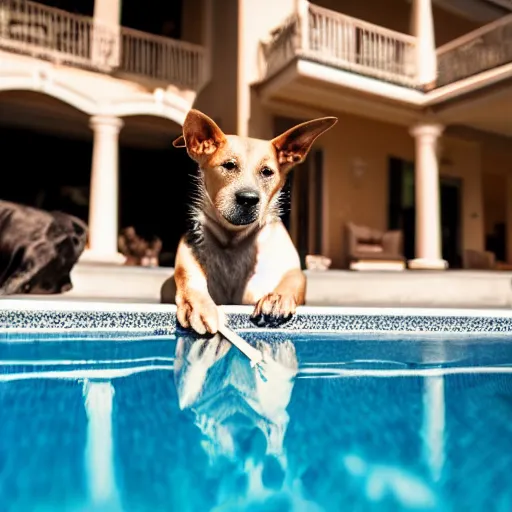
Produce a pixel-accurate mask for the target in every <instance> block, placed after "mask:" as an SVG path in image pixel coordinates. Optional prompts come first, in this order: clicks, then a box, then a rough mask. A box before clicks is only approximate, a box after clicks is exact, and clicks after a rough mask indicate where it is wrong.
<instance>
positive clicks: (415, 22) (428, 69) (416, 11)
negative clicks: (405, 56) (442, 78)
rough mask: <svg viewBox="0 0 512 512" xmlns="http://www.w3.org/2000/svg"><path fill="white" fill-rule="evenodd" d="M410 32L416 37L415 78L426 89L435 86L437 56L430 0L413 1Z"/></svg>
mask: <svg viewBox="0 0 512 512" xmlns="http://www.w3.org/2000/svg"><path fill="white" fill-rule="evenodd" d="M411 32H412V34H413V35H414V36H416V78H417V80H418V85H422V86H425V87H427V88H430V87H432V86H433V85H434V84H435V81H436V77H437V55H436V41H435V31H434V16H433V13H432V0H413V6H412V16H411Z"/></svg>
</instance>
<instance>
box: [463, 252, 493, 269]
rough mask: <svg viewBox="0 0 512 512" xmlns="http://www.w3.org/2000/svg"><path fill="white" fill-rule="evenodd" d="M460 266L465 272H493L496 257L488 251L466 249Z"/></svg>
mask: <svg viewBox="0 0 512 512" xmlns="http://www.w3.org/2000/svg"><path fill="white" fill-rule="evenodd" d="M462 266H463V268H464V269H466V270H495V269H496V256H495V255H494V253H493V252H490V251H477V250H475V249H466V250H465V251H464V254H463V257H462Z"/></svg>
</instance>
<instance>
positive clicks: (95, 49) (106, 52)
mask: <svg viewBox="0 0 512 512" xmlns="http://www.w3.org/2000/svg"><path fill="white" fill-rule="evenodd" d="M121 4H122V0H95V1H94V15H93V24H94V28H93V38H92V46H91V59H92V62H93V64H94V66H95V67H97V68H98V69H101V70H104V71H110V70H111V69H113V68H116V67H118V66H119V62H120V47H121V45H120V40H121V27H120V24H121Z"/></svg>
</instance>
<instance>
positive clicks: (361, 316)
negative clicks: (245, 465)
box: [0, 300, 512, 335]
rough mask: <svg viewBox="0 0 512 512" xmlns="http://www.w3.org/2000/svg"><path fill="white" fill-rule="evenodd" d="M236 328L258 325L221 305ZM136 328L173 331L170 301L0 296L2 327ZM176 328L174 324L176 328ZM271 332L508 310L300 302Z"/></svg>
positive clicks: (498, 326) (395, 329) (435, 322)
mask: <svg viewBox="0 0 512 512" xmlns="http://www.w3.org/2000/svg"><path fill="white" fill-rule="evenodd" d="M224 309H225V311H226V313H227V317H228V321H229V324H230V325H231V327H233V328H235V329H237V330H243V331H255V330H259V329H258V328H257V327H256V326H255V325H254V324H253V323H252V322H251V321H250V318H249V316H250V313H251V312H252V308H251V307H247V306H245V307H244V306H233V307H225V308H224ZM90 330H92V331H116V332H138V333H144V334H151V335H170V334H174V333H175V332H176V331H177V327H176V314H175V307H174V306H165V305H148V304H113V303H91V302H78V301H77V302H60V301H59V302H56V301H35V300H30V301H24V300H3V301H1V302H0V331H2V332H11V333H13V332H23V331H25V332H26V331H37V332H66V331H67V332H72V331H74V332H77V331H90ZM178 330H179V328H178ZM271 330H272V331H273V332H276V333H277V332H283V331H286V332H290V331H292V332H324V333H327V332H336V333H357V332H360V333H418V334H421V333H425V334H427V333H443V334H449V333H454V334H455V333H460V334H473V333H474V334H511V335H512V311H508V310H455V309H453V310H450V309H415V308H400V309H377V308H339V307H332V308H325V307H304V308H299V312H298V314H297V315H295V316H294V317H293V318H292V320H290V321H289V322H288V323H287V324H286V325H285V326H283V327H282V328H279V329H271Z"/></svg>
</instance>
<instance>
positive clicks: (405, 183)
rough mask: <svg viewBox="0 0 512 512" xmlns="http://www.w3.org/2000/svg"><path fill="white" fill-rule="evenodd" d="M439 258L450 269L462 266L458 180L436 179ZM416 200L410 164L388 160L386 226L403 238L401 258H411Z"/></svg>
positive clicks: (460, 182) (412, 164) (400, 160)
mask: <svg viewBox="0 0 512 512" xmlns="http://www.w3.org/2000/svg"><path fill="white" fill-rule="evenodd" d="M439 181H440V185H439V186H440V202H441V242H442V256H443V258H444V259H445V260H446V261H447V262H448V264H449V266H450V268H460V267H461V263H462V257H461V253H462V250H461V248H462V236H461V210H462V193H461V190H462V181H461V180H460V179H457V178H447V177H443V176H441V178H440V180H439ZM415 205H416V197H415V177H414V163H413V162H408V161H406V160H402V159H400V158H395V157H390V158H389V192H388V226H389V229H400V230H402V232H403V236H404V255H405V257H406V258H407V259H413V258H414V256H415V239H416V237H415V232H416V209H415Z"/></svg>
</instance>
